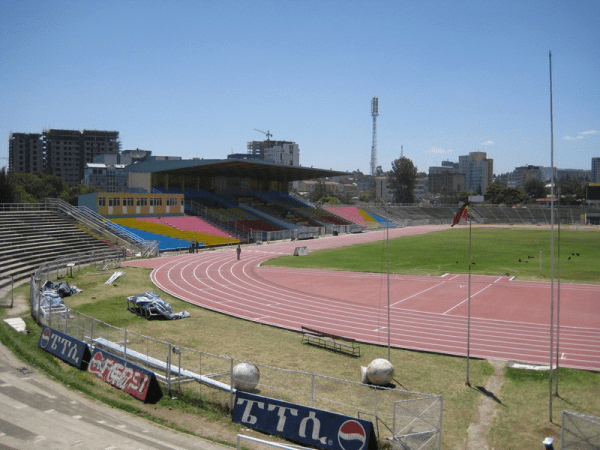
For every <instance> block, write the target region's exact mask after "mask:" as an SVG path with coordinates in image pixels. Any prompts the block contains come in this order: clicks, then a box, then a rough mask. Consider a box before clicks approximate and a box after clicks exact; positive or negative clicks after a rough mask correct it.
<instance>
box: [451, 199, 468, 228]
mask: <svg viewBox="0 0 600 450" xmlns="http://www.w3.org/2000/svg"><path fill="white" fill-rule="evenodd" d="M468 214H469V202H467V203H465V204H464V205H462V206H461V207H460V209H459V210H458V212H457V213H456V215H455V216H454V220H453V221H452V225H450V226H451V227H453V226H454V225H456V224H457V223H458V222H460V218H461V217H464V218H465V220H467V217H468Z"/></svg>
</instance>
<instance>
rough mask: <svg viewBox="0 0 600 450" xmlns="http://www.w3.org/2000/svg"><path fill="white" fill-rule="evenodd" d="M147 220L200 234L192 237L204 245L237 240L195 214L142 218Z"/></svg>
mask: <svg viewBox="0 0 600 450" xmlns="http://www.w3.org/2000/svg"><path fill="white" fill-rule="evenodd" d="M142 220H145V221H147V222H151V223H155V224H162V225H168V226H169V227H172V228H174V229H175V230H180V231H189V232H192V233H194V236H201V238H199V239H193V240H196V241H198V242H202V243H203V244H204V245H205V246H214V245H225V244H231V243H232V242H237V241H238V240H237V239H236V237H235V236H233V235H232V234H230V233H227V232H225V231H223V230H221V229H220V228H217V227H216V226H214V225H212V224H211V223H209V222H207V221H205V220H203V219H201V218H200V217H195V216H172V217H148V218H144V219H142ZM196 233H197V234H196Z"/></svg>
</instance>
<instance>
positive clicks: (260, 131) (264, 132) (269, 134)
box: [254, 128, 273, 141]
mask: <svg viewBox="0 0 600 450" xmlns="http://www.w3.org/2000/svg"><path fill="white" fill-rule="evenodd" d="M254 131H258V132H259V133H263V134H265V135H266V136H267V141H270V140H271V139H270V137H271V136H273V135H272V134H271V133H269V130H267V131H263V130H257V129H256V128H255V129H254Z"/></svg>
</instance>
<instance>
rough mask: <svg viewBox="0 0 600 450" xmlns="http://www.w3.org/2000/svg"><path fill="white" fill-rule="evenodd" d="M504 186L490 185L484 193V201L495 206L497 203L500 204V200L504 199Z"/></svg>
mask: <svg viewBox="0 0 600 450" xmlns="http://www.w3.org/2000/svg"><path fill="white" fill-rule="evenodd" d="M505 189H506V186H502V185H501V184H495V183H494V184H490V185H489V186H488V187H487V189H486V191H485V196H484V198H485V200H486V201H488V202H490V203H493V204H495V205H497V204H498V203H502V199H503V198H504V190H505Z"/></svg>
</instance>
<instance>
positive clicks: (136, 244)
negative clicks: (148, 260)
mask: <svg viewBox="0 0 600 450" xmlns="http://www.w3.org/2000/svg"><path fill="white" fill-rule="evenodd" d="M45 204H46V209H49V210H54V211H58V212H60V213H62V214H65V215H67V216H69V217H72V218H73V219H74V220H75V221H77V222H78V223H80V224H82V225H84V226H86V227H87V228H89V229H90V230H92V231H93V232H95V233H97V234H99V235H100V236H102V237H104V238H106V239H108V240H110V241H114V242H115V244H116V245H119V246H120V247H123V248H125V249H127V250H128V251H129V252H131V253H132V254H139V255H140V256H142V257H149V256H157V255H158V253H159V251H158V245H159V243H158V241H146V240H144V239H142V238H140V237H139V236H137V235H136V234H134V233H131V232H130V231H128V230H127V229H125V228H123V227H121V226H120V225H117V224H115V223H112V222H110V221H109V220H107V219H105V218H104V217H102V216H101V215H99V214H97V213H95V212H94V211H92V210H91V209H89V208H87V207H85V206H78V207H75V206H72V205H70V204H69V203H67V202H65V201H63V200H60V199H56V198H47V199H46V203H45Z"/></svg>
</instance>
